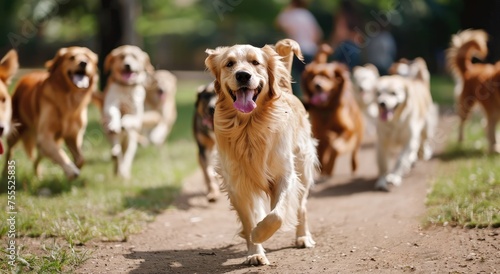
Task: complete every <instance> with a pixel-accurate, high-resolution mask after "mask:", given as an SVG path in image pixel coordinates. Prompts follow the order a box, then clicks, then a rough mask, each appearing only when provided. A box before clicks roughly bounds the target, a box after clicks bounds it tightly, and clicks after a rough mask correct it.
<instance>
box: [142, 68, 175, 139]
mask: <svg viewBox="0 0 500 274" xmlns="http://www.w3.org/2000/svg"><path fill="white" fill-rule="evenodd" d="M176 93H177V77H175V75H173V74H172V73H170V72H169V71H166V70H157V71H155V72H154V74H152V75H150V76H149V77H148V83H147V84H146V100H145V102H144V108H145V112H144V119H143V125H142V126H143V130H145V131H147V132H148V133H149V134H148V135H149V141H151V143H153V144H155V145H162V144H163V143H165V140H166V139H167V137H168V135H169V134H170V131H171V130H172V127H173V125H174V123H175V120H176V119H177V108H176V104H175V94H176Z"/></svg>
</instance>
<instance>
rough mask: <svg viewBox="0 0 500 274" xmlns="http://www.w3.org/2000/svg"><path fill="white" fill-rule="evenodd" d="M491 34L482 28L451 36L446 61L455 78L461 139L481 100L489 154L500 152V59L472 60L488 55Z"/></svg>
mask: <svg viewBox="0 0 500 274" xmlns="http://www.w3.org/2000/svg"><path fill="white" fill-rule="evenodd" d="M487 41H488V34H487V33H486V32H485V31H483V30H471V29H469V30H464V31H462V32H459V33H458V34H456V35H453V36H452V38H451V43H450V48H449V49H448V51H447V56H446V57H447V62H448V66H449V67H450V69H451V71H452V73H453V75H454V77H455V82H456V83H455V98H456V109H457V113H458V116H459V117H460V126H459V134H458V141H459V142H462V141H463V138H464V124H465V121H466V120H467V118H468V116H469V113H470V112H471V110H472V108H473V107H474V105H475V104H476V102H477V103H479V104H480V105H481V106H482V108H483V110H484V113H485V116H486V120H487V125H486V137H487V139H488V143H489V152H490V153H500V145H499V144H498V143H497V139H496V131H495V129H496V124H497V123H498V121H499V120H500V88H499V79H500V62H497V63H496V64H481V63H473V62H472V59H473V58H474V57H476V58H478V59H481V60H483V59H484V58H486V56H487V54H488V47H487Z"/></svg>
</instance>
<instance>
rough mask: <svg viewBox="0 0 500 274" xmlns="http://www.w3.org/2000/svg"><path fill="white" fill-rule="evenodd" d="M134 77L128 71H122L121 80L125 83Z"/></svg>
mask: <svg viewBox="0 0 500 274" xmlns="http://www.w3.org/2000/svg"><path fill="white" fill-rule="evenodd" d="M133 75H134V73H133V72H128V71H124V72H122V77H123V79H125V80H126V81H128V80H130V78H132V76H133Z"/></svg>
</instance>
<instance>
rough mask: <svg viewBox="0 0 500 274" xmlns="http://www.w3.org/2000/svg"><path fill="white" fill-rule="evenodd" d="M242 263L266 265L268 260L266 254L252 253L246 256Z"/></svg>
mask: <svg viewBox="0 0 500 274" xmlns="http://www.w3.org/2000/svg"><path fill="white" fill-rule="evenodd" d="M243 264H247V265H268V264H269V260H268V259H267V258H266V255H264V254H253V255H249V256H247V258H246V260H245V261H244V262H243Z"/></svg>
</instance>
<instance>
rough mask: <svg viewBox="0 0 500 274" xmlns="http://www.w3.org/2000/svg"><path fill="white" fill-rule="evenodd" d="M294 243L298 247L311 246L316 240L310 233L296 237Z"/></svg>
mask: <svg viewBox="0 0 500 274" xmlns="http://www.w3.org/2000/svg"><path fill="white" fill-rule="evenodd" d="M295 245H296V246H297V247H298V248H313V247H314V246H315V245H316V242H315V241H314V240H313V238H312V236H311V235H306V236H301V237H297V240H295Z"/></svg>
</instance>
